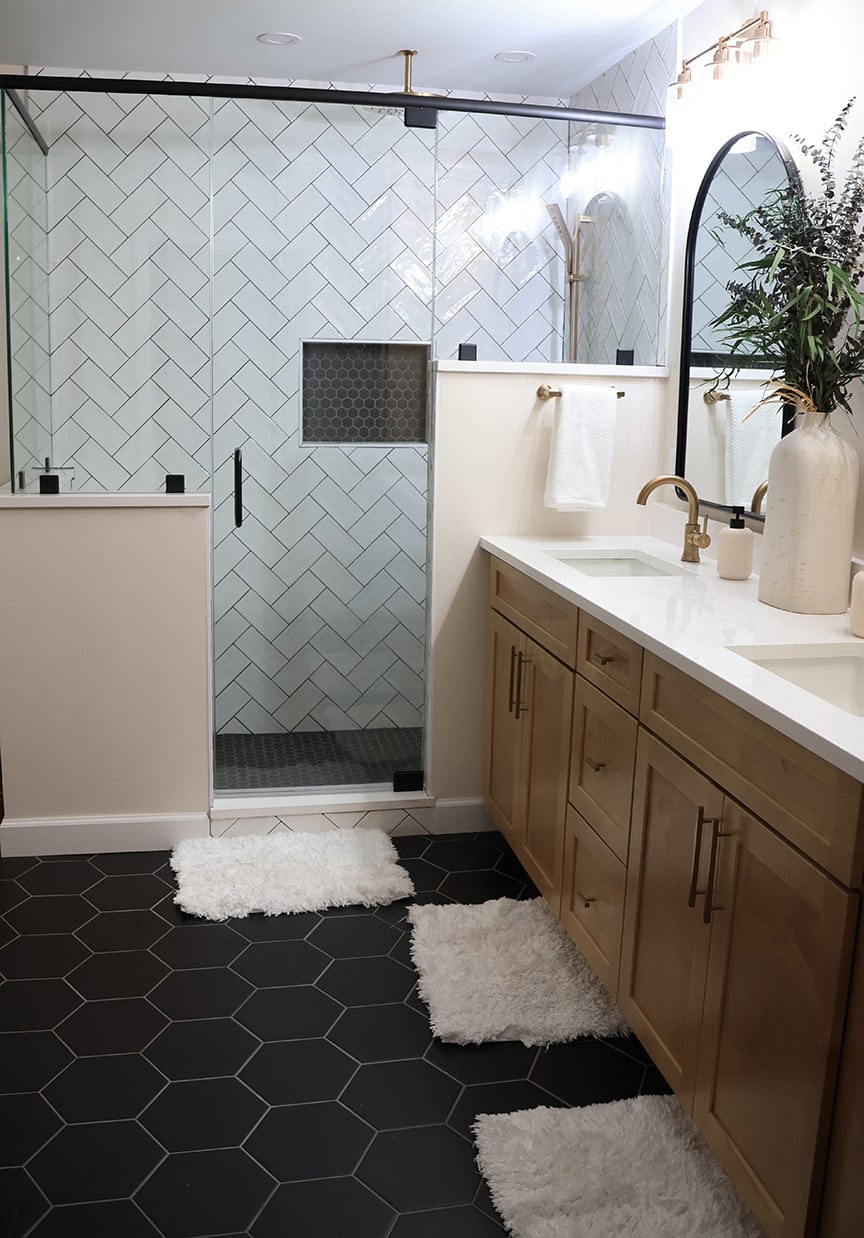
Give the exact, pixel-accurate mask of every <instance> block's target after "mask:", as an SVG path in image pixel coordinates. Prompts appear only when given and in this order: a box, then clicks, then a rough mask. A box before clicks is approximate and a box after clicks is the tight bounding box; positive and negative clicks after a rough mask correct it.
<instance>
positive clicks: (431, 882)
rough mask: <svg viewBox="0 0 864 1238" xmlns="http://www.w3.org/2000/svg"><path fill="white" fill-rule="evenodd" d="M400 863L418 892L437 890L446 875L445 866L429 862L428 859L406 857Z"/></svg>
mask: <svg viewBox="0 0 864 1238" xmlns="http://www.w3.org/2000/svg"><path fill="white" fill-rule="evenodd" d="M401 864H402V867H403V868H404V869H405V871H406V872H407V873H408V875H409V877H410V878H411V880H412V881H413V882H414V889H415V890H416V892H417V893H418V894H421V893H422V892H423V891H424V890H437V889H438V887H439V886H440V885H441V882H442V881H443V880H444V878H445V877H446V876H447V870H446V869H445V868H439V867H438V865H437V864H430V863H429V861H428V860H419V859H406V860H402V861H401Z"/></svg>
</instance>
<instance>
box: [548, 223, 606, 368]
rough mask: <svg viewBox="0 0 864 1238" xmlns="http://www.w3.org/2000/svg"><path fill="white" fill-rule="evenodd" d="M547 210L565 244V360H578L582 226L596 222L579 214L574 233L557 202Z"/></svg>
mask: <svg viewBox="0 0 864 1238" xmlns="http://www.w3.org/2000/svg"><path fill="white" fill-rule="evenodd" d="M546 210H547V211H548V212H549V218H550V219H551V220H552V222H553V224H554V225H555V230H556V231H557V233H558V235H559V236H560V237H561V240H562V241H563V243H564V263H565V270H566V274H567V288H568V332H567V356H566V358H565V360H567V361H575V360H576V343H577V337H578V332H579V285H580V284H581V283H582V281H583V280H584V279H585V275H584V274H583V273H582V271H581V270H580V262H579V256H580V251H581V248H582V225H583V224H590V223H593V222H594V219H593V216H591V215H584V214H579V215H577V216H576V218H575V220H574V224H573V232H572V233H571V232H570V229H569V228H568V226H567V221H566V220H565V218H564V212H563V211H562V210H561V207H560V206H559V205H558V203H557V202H547V203H546Z"/></svg>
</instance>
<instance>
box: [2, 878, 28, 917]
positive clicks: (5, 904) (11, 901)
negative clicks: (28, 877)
mask: <svg viewBox="0 0 864 1238" xmlns="http://www.w3.org/2000/svg"><path fill="white" fill-rule="evenodd" d="M26 897H27V891H26V890H25V889H24V888H23V887H22V886H19V884H18V882H17V881H0V915H5V914H6V913H7V912H10V911H12V910H13V908H15V907H17V906H18V904H19V903H23V902H24V899H25V898H26Z"/></svg>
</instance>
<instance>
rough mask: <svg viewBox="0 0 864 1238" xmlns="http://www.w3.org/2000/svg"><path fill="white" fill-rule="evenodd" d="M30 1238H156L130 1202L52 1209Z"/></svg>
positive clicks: (157, 1232) (123, 1200)
mask: <svg viewBox="0 0 864 1238" xmlns="http://www.w3.org/2000/svg"><path fill="white" fill-rule="evenodd" d="M30 1238H159V1231H158V1230H157V1229H154V1228H153V1226H152V1225H151V1224H150V1222H149V1221H148V1220H147V1218H146V1217H145V1216H144V1213H143V1212H141V1211H140V1210H139V1209H138V1208H136V1206H135V1204H134V1203H133V1202H132V1200H131V1199H112V1200H108V1201H107V1202H105V1203H101V1204H64V1205H62V1206H61V1207H59V1208H52V1209H51V1211H50V1212H49V1213H48V1215H47V1216H46V1217H45V1218H44V1219H43V1220H42V1221H41V1222H40V1223H39V1225H37V1227H36V1229H34V1230H33V1232H32V1235H31V1236H30Z"/></svg>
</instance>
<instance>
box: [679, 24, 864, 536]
mask: <svg viewBox="0 0 864 1238" xmlns="http://www.w3.org/2000/svg"><path fill="white" fill-rule="evenodd" d="M758 7H759V6H758V5H757V6H754V5H753V4H752V3H750V2H749V0H707V3H706V4H703V5H701V6H700V7H699V8H698V9H695V10H694V11H693V12H692V13H690V14H688V15H687V16H686V17H684V18H682V19H681V24H680V42H681V48H680V51H681V56H682V57H683V56H692V55H694V54H695V53H696V52H698V51H700V50H701V49H702V48H703V47H705V46H706V45H708V44H709V43H712V42H713V41H714V40H715V39H717V38H718V36H720V35H723V34H728V33H730V32H731V31H732V30H734V29H736V27H738V26H740V25H742V24H743V23H744V22H746V21H749V20H750V19H751V18H753V17H754V16H756V14H757V12H758ZM769 13H770V16H771V20H772V22H773V23H774V32H775V34H776V35H777V37H778V39H779V42H778V44H777V47H776V49H775V54H774V55H773V56H772V57H771V62H770V63H768V64H766V66H765V69H766V72H765V73H764V74H763V73H761V72H760V71H754V70H753V69H752V68H750V69H748V70H747V71H745V72H742V73H741V74H740V75H739V78H738V80H737V81H736V82H734V83H732V82H730V83H729V84H728V85H727V83H725V82H724V83H712V85H711V88H709V89H706V90H704V91H702V92H701V96H700V97H698V98H693V99H688V100H687V101H686V103H685V104H684V105H683V106H681V107H679V108H676V109H674V112H670V115H669V129H668V135H667V136H668V137H669V138H670V140H671V141H672V142H673V145H674V150H673V181H672V185H673V211H672V241H671V248H670V253H671V256H672V264H671V272H670V276H671V288H670V303H669V304H670V325H671V330H670V352H669V356H670V366H671V367H672V372H673V374H674V375H675V376H676V377H675V378H674V379H673V380H672V381H671V382H670V399H669V407H670V416H669V420H668V422H667V438H666V446H667V449H668V448H669V447H670V446H671V444H672V443H674V438H675V422H674V417H673V416H672V414H671V410H672V408H673V407H674V405H675V400H676V398H677V396H676V390H677V367H678V357H679V355H680V321H681V297H682V284H683V258H684V240H685V237H686V234H687V225H688V221H689V217H690V212H691V210H692V205H693V200H694V197H695V195H696V192H697V189H698V187H699V183H700V181H701V179H702V176H703V174H704V172H705V169H706V168H707V166H708V164H709V163H710V161H711V159H712V157H713V155H714V154H715V152H716V151H717V150H718V149H719V147H720V146H721V145H722V144H723V143H724V142H725V141H726V140H727V139H728V138H730V137H732V136H733V135H734V134H735V133H738V132H740V131H741V130H744V129H762V130H764V131H766V132H768V133H771V134H773V135H774V136H775V137H778V138H780V139H781V140H782V141H784V142H785V143H786V144H787V145H788V146H789V148H790V151H791V152H792V154H793V155H795V156H796V157H797V161H798V162H799V165H801V160H802V159H803V156H801V155H800V151H799V150H798V147H797V146H796V144H795V141H794V136H793V135H794V134H796V133H800V134H802V135H803V136H804V137H806V138H807V139H808V140H809V141H818V139H819V138H820V137H821V135H822V134H823V133H824V131H825V129H826V128H827V127H828V125H829V124H831V122H832V121H833V120H834V118H835V117H836V116H837V114H838V112H839V111H840V109H841V107H843V105H844V104H845V103H846V102H848V100H849V99H850V98H852V96H853V95H858V96H859V98H858V102H857V103H856V105H855V107H854V108H853V110H852V116H851V120H850V124H849V129H848V130H847V135H846V139H845V140H844V143H843V145H842V146H841V148H840V153H839V159H838V169H841V170H842V169H844V168H845V166H848V157H849V154H850V152H851V149H852V147H854V145H855V143H856V141H857V140H858V138H859V137H861V135H862V134H864V96H862V92H861V49H860V39H858V38H855V37H854V34H855V33H858V32H860V31H861V29H862V24H861V23H862V17H861V6H860V0H773V2H772V3H771V5H770V6H769ZM715 87H718V88H716V89H715ZM811 166H812V165H810V164H809V161H807V162H806V164H805V165H803V166H802V170H803V171H806V169H808V168H810V167H811ZM860 387H861V384H859V388H860ZM853 404H854V406H855V415H856V417H855V419H856V425H857V430H858V433H857V434H856V432H855V429H854V428H853V427H852V426H851V425H850V424H849V422H848V419H847V418H846V416H845V414H843V413H842V412H840V413H835V414H834V416H833V418H832V423H833V424H834V426H835V428H836V429H837V430H838V431H839V432H840V433H841V434H843V436H844V437H845V438H847V439H848V441H849V442H850V443H852V445H853V446H854V447H855V448H856V450H857V451H858V453H859V455H860V456H861V457H862V461H861V462H862V469H861V477H862V487H864V392H862V391H861V390H860V389H859V391H858V392H857V393H856V395H855V396H854V398H853ZM853 553H854V554H855V556H856V557H859V558H862V557H864V501H859V503H858V513H857V527H856V532H855V542H854V549H853Z"/></svg>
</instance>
